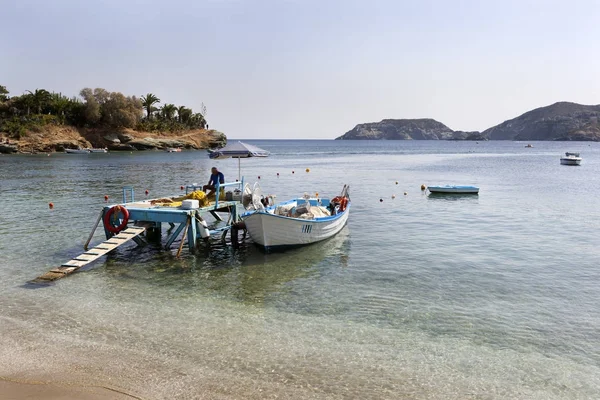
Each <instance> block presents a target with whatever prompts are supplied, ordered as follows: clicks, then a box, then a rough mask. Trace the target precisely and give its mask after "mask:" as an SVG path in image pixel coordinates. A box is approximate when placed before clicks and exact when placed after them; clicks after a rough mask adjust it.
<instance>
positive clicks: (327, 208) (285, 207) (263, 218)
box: [242, 185, 350, 252]
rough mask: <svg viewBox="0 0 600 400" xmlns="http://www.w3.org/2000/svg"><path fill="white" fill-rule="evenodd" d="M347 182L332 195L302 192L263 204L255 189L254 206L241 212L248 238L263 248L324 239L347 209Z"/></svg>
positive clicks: (340, 224)
mask: <svg viewBox="0 0 600 400" xmlns="http://www.w3.org/2000/svg"><path fill="white" fill-rule="evenodd" d="M348 191H349V186H346V185H345V186H344V189H343V190H342V193H341V194H340V195H339V196H336V197H334V198H333V199H331V200H330V199H327V198H319V197H314V198H313V197H310V196H304V197H302V198H297V199H292V200H289V201H285V202H282V203H278V204H269V203H267V204H266V205H265V204H264V202H266V201H265V199H264V198H262V196H260V194H259V193H257V190H256V189H255V190H254V192H253V193H252V204H251V206H253V208H254V210H251V211H248V212H246V213H245V214H243V215H242V219H243V221H244V224H245V227H246V229H247V230H248V233H249V234H250V237H251V238H252V240H253V241H254V242H255V243H256V244H257V245H259V246H261V247H263V248H264V249H265V251H267V252H269V251H273V250H278V249H285V248H290V247H298V246H303V245H307V244H311V243H316V242H320V241H322V240H325V239H328V238H330V237H332V236H334V235H335V234H337V233H338V232H340V231H341V230H342V228H343V227H344V226H345V225H346V222H347V221H348V215H349V213H350V197H349V194H348Z"/></svg>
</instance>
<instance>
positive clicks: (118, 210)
mask: <svg viewBox="0 0 600 400" xmlns="http://www.w3.org/2000/svg"><path fill="white" fill-rule="evenodd" d="M243 185H244V181H243V180H242V181H241V182H233V183H225V184H221V185H220V186H217V191H216V193H220V192H221V189H224V188H225V187H230V186H239V187H240V189H243V187H244V186H243ZM198 188H199V187H198V186H193V185H188V186H186V194H187V193H188V192H189V191H190V190H191V191H194V190H196V189H198ZM128 194H129V199H128V196H127V195H128ZM165 199H166V200H167V202H168V201H171V200H173V199H178V197H176V196H174V197H172V198H163V199H152V200H142V201H135V200H134V192H133V188H131V187H125V188H123V203H120V204H114V205H109V206H106V207H104V208H103V209H102V212H101V214H100V216H99V217H98V220H97V221H96V226H95V227H94V230H93V231H92V233H91V234H90V239H88V243H89V241H90V240H91V238H92V237H93V235H94V232H95V230H96V228H97V227H98V225H99V223H100V221H104V224H103V226H104V233H105V236H106V240H105V241H104V242H102V243H100V244H99V245H97V246H95V247H93V248H91V249H89V250H88V249H87V244H88V243H86V245H85V248H86V252H84V253H82V254H81V255H79V256H77V257H75V258H73V259H72V260H70V261H68V262H66V263H64V264H62V265H60V266H59V267H56V268H54V269H52V270H50V271H48V272H46V273H45V274H44V275H41V276H39V277H37V278H36V279H34V280H33V281H32V282H33V283H40V282H49V281H54V280H57V279H60V278H63V277H65V276H67V275H70V274H72V273H73V272H76V271H77V270H79V269H80V268H82V267H84V266H86V265H88V264H90V263H92V262H94V261H96V260H97V259H98V258H100V257H102V256H104V255H106V254H107V253H109V252H111V251H113V250H115V249H116V248H118V247H119V246H121V245H122V244H124V243H127V242H128V241H130V240H134V241H136V242H138V243H141V242H143V240H142V239H141V238H140V237H139V236H140V235H141V234H143V233H146V236H150V235H151V234H152V235H154V237H155V238H158V240H160V239H161V238H162V224H163V223H168V224H169V226H170V228H169V229H168V230H167V241H166V243H165V249H170V248H171V246H172V244H173V242H175V240H176V239H177V238H178V237H179V236H180V235H181V239H180V240H181V244H180V246H179V249H178V252H177V255H179V254H180V252H181V250H182V248H183V246H184V243H185V241H186V239H187V245H188V246H187V247H188V250H189V252H190V253H194V252H195V251H196V247H197V245H198V240H199V239H203V240H208V238H209V237H211V236H214V235H215V234H220V235H222V236H223V237H224V236H225V234H226V233H227V231H229V230H230V229H231V228H232V227H233V226H234V225H235V224H236V223H237V222H238V221H239V215H240V214H239V213H240V211H241V210H243V206H242V203H241V201H237V200H235V201H223V200H220V199H219V198H218V197H217V198H215V199H214V201H212V202H210V203H209V205H207V206H205V207H200V208H193V209H184V208H182V207H181V206H179V207H174V206H172V205H168V204H166V205H165V204H164V203H165V201H162V202H161V201H160V200H165ZM128 200H129V201H128ZM219 212H221V213H227V214H228V218H227V220H226V223H225V226H221V227H219V228H215V229H209V228H208V225H207V223H206V222H205V218H204V217H205V216H206V215H207V214H209V215H211V216H212V217H213V218H214V219H215V220H216V221H218V222H223V221H225V220H224V219H223V218H222V217H221V216H220V215H219V214H218V213H219ZM107 214H109V215H108V216H107ZM109 217H110V218H109ZM111 218H114V220H115V221H116V222H115V224H117V225H120V226H121V225H122V230H120V231H118V230H117V231H116V232H115V230H116V228H115V226H114V225H113V224H112V223H109V224H108V225H107V221H106V220H107V219H108V220H109V221H112V220H111ZM128 224H130V225H131V226H130V225H128Z"/></svg>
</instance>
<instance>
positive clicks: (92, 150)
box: [87, 148, 108, 153]
mask: <svg viewBox="0 0 600 400" xmlns="http://www.w3.org/2000/svg"><path fill="white" fill-rule="evenodd" d="M87 150H88V151H89V152H90V153H108V150H107V149H95V148H91V149H87Z"/></svg>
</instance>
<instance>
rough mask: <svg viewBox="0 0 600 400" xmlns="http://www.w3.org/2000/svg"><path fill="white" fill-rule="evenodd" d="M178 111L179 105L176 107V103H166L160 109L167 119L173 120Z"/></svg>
mask: <svg viewBox="0 0 600 400" xmlns="http://www.w3.org/2000/svg"><path fill="white" fill-rule="evenodd" d="M176 111H177V107H175V104H165V105H164V106H162V107H161V109H160V112H161V114H162V116H163V118H164V119H166V120H172V119H173V117H174V116H175V112H176Z"/></svg>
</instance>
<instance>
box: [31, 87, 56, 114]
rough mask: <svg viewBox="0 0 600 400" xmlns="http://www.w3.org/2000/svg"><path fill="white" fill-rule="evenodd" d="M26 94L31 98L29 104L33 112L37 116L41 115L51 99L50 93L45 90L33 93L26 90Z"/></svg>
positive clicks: (36, 90)
mask: <svg viewBox="0 0 600 400" xmlns="http://www.w3.org/2000/svg"><path fill="white" fill-rule="evenodd" d="M27 92H29V95H30V96H31V103H32V105H33V108H34V110H36V111H37V113H38V114H41V113H42V108H44V107H45V106H47V105H48V103H50V99H51V98H52V96H51V94H50V92H49V91H47V90H46V89H35V92H32V91H31V90H28V91H27Z"/></svg>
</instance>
